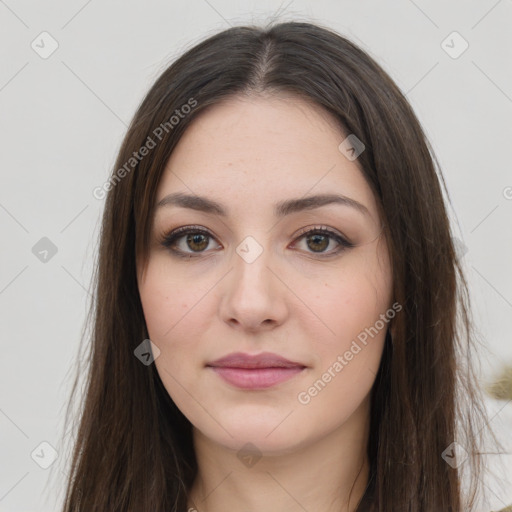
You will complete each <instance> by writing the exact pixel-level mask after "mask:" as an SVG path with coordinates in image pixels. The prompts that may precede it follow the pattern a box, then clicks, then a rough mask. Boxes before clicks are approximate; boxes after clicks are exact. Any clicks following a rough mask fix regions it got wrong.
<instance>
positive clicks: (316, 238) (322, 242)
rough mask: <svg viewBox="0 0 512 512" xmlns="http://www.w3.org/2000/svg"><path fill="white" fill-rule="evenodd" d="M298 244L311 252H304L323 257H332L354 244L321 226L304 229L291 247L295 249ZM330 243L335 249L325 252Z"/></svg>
mask: <svg viewBox="0 0 512 512" xmlns="http://www.w3.org/2000/svg"><path fill="white" fill-rule="evenodd" d="M299 242H305V246H306V248H307V249H311V251H307V250H306V252H310V253H313V254H320V255H322V256H325V257H327V256H333V255H335V254H338V253H340V252H341V251H343V250H345V249H347V248H350V247H354V244H352V243H350V242H349V241H347V240H345V238H343V237H342V236H341V235H340V234H338V233H336V232H335V231H332V230H330V229H327V228H325V227H322V226H318V227H314V228H312V229H309V228H304V229H303V230H302V232H301V233H300V236H299V237H298V238H297V239H296V241H295V242H293V244H292V246H293V247H295V246H296V245H297V244H298V243H299ZM331 242H335V244H337V247H335V248H334V249H333V250H330V251H326V249H327V248H328V247H329V246H330V245H331Z"/></svg>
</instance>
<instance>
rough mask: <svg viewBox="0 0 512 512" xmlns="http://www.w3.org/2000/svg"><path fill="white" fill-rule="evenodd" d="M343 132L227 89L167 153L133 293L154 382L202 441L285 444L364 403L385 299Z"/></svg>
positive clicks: (379, 240)
mask: <svg viewBox="0 0 512 512" xmlns="http://www.w3.org/2000/svg"><path fill="white" fill-rule="evenodd" d="M344 139H345V136H344V135H343V134H342V133H341V132H340V131H339V129H338V128H337V127H336V125H335V124H334V122H333V120H332V119H331V118H330V117H328V116H327V115H326V114H325V113H322V112H321V111H320V110H319V109H318V108H317V107H315V106H312V105H310V104H308V103H306V102H304V101H303V100H299V99H297V98H284V97H282V98H277V97H274V98H271V99H269V98H261V97H254V98H251V99H247V98H245V99H240V98H230V99H229V100H228V101H226V102H224V103H223V104H217V105H215V106H214V107H212V108H210V109H209V110H206V111H205V112H203V113H202V115H201V116H200V117H198V118H197V119H196V120H195V121H194V122H193V123H192V124H191V125H190V127H189V128H188V129H187V131H186V132H185V134H184V136H183V137H182V138H181V140H180V142H179V143H178V145H177V146H176V148H175V150H174V152H173V153H172V156H171V158H170V160H169V162H168V164H167V167H166V170H165V173H164V175H163V177H162V180H161V182H160V184H159V188H158V191H157V203H160V202H162V204H161V205H160V206H158V207H157V208H156V210H155V217H154V223H153V232H152V246H151V251H150V256H149V260H148V262H147V268H146V272H145V273H144V275H142V273H141V272H142V270H141V268H139V275H138V281H139V290H140V296H141V300H142V306H143V309H144V315H145V319H146V324H147V328H148V333H149V337H150V339H151V341H152V342H153V343H154V344H155V345H156V346H157V347H158V348H159V350H160V354H159V355H158V357H157V358H156V360H155V364H156V368H157V371H158V373H159V375H160V378H161V380H162V382H163V384H164V386H165V388H166V389H167V391H168V392H169V395H170V396H171V397H172V399H173V400H174V402H175V403H176V404H177V406H178V407H179V408H180V410H181V411H182V412H183V414H184V415H185V416H186V417H187V418H188V419H189V420H190V421H191V423H192V424H193V425H194V427H195V428H196V429H197V430H196V432H197V433H198V434H200V435H202V436H204V438H208V439H210V440H212V441H213V442H215V443H218V444H220V445H223V446H225V447H229V448H231V449H234V450H238V449H240V448H242V447H243V446H244V445H246V443H252V444H253V445H255V446H256V447H257V449H258V450H260V451H261V452H262V453H269V454H270V453H274V454H277V453H280V452H282V453H284V452H287V451H291V450H294V449H297V448H299V447H304V446H306V445H308V444H310V443H313V442H315V441H318V440H320V439H321V438H324V437H326V436H329V435H331V434H335V433H337V432H343V429H346V428H348V425H349V424H350V423H352V424H354V422H355V421H357V422H359V426H360V425H361V422H362V421H363V420H364V421H366V419H367V417H368V411H369V409H368V404H369V391H370V389H371V386H372V384H373V382H374V379H375V375H376V373H377V370H378V367H379V363H380V359H381V354H382V349H383V344H384V339H385V334H386V330H387V329H388V328H389V320H390V319H391V318H392V317H393V316H394V314H395V309H394V308H392V307H391V301H392V295H391V289H392V275H391V267H390V261H389V256H388V251H387V245H386V240H385V237H384V235H383V234H382V233H381V219H380V218H379V216H378V211H377V205H376V202H375V198H374V196H373V194H372V191H371V189H370V188H369V186H368V184H367V183H366V181H365V179H364V178H363V175H362V173H361V171H360V170H359V168H358V165H357V159H355V160H354V156H353V152H347V151H346V146H342V149H339V146H340V143H342V141H343V140H344ZM345 144H346V143H345ZM343 148H345V149H343ZM173 194H181V196H175V199H174V200H172V199H171V198H170V197H169V196H171V195H173ZM189 196H193V197H192V198H190V199H186V197H189ZM317 196H319V197H320V198H319V199H318V198H317V199H312V198H314V197H317ZM321 196H326V197H327V196H329V197H330V198H331V199H332V198H333V196H340V197H341V199H339V200H337V201H335V202H333V201H329V197H327V201H325V200H322V199H321ZM176 197H177V198H176ZM180 197H181V199H180ZM166 198H167V200H166ZM194 198H195V199H194ZM199 198H200V199H199ZM310 198H311V199H310ZM344 198H348V200H347V199H344ZM183 227H185V228H187V229H186V231H187V232H184V231H182V232H180V233H178V234H176V236H175V237H174V238H173V239H171V240H170V241H169V242H168V243H167V245H164V244H165V240H164V239H165V236H166V235H167V234H168V233H170V232H173V231H175V230H177V229H179V228H183ZM318 230H324V231H323V232H322V231H318ZM309 231H311V232H312V233H309V234H305V233H306V232H309ZM379 235H380V236H379ZM344 241H346V242H349V243H350V244H352V247H350V246H346V245H344V244H345V242H344ZM395 306H396V305H395ZM141 341H142V340H141ZM155 352H156V351H155ZM234 353H237V354H238V355H240V354H242V357H234V358H232V359H231V361H227V362H226V361H224V362H222V361H220V362H219V360H220V359H221V358H225V357H226V356H229V355H231V354H234ZM263 353H266V354H267V356H266V357H263V358H261V359H259V360H258V359H257V358H256V359H251V358H250V357H245V358H244V357H243V355H245V356H252V355H259V354H263ZM279 357H280V358H283V359H285V360H287V361H288V362H285V363H284V364H283V363H282V361H281V362H280V360H279V359H278V358H279ZM212 365H213V366H212Z"/></svg>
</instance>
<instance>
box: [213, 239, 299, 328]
mask: <svg viewBox="0 0 512 512" xmlns="http://www.w3.org/2000/svg"><path fill="white" fill-rule="evenodd" d="M251 250H254V247H253V248H251ZM232 266H233V269H232V270H231V272H229V274H228V275H227V276H226V279H224V280H223V289H222V299H221V301H220V306H219V307H220V311H219V314H220V317H221V318H222V320H223V321H224V322H226V323H228V324H229V325H230V326H231V327H233V328H235V329H238V330H240V331H245V332H252V333H255V332H258V331H269V330H273V329H275V328H276V327H277V326H279V325H281V324H283V322H284V321H285V320H286V317H287V315H288V305H287V302H286V295H287V293H289V292H288V289H287V287H286V285H285V284H284V282H283V280H282V278H280V277H281V276H279V271H278V268H277V265H276V264H275V260H273V259H272V258H271V257H270V251H269V250H266V249H265V250H263V252H261V254H259V256H257V257H256V259H254V260H252V258H251V257H246V255H245V254H244V253H243V251H240V253H238V252H235V253H234V254H233V264H232Z"/></svg>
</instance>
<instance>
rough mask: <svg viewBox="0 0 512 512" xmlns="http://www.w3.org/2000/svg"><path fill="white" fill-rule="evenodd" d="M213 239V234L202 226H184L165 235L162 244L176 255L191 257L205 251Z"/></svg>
mask: <svg viewBox="0 0 512 512" xmlns="http://www.w3.org/2000/svg"><path fill="white" fill-rule="evenodd" d="M213 239H214V237H213V235H212V234H211V233H210V232H208V231H207V230H205V229H203V228H201V227H200V226H183V227H181V228H178V229H175V230H174V231H171V232H170V233H168V234H166V235H164V237H163V240H162V242H161V244H162V245H163V246H164V247H166V248H167V249H169V250H170V251H171V252H172V253H173V254H176V256H181V257H183V258H187V257H188V258H191V257H194V256H195V255H196V254H197V255H199V254H201V253H203V252H205V250H206V249H207V248H208V247H209V245H210V241H211V240H213ZM187 249H189V250H190V251H191V252H189V251H188V250H187ZM195 253H196V254H195Z"/></svg>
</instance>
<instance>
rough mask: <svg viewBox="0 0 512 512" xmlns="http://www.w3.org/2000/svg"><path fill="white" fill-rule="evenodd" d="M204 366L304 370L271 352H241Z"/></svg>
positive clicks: (297, 364) (301, 366)
mask: <svg viewBox="0 0 512 512" xmlns="http://www.w3.org/2000/svg"><path fill="white" fill-rule="evenodd" d="M206 366H211V367H214V368H215V367H216V368H244V369H251V368H306V365H304V364H302V363H299V362H296V361H290V360H289V359H286V358H284V357H282V356H280V355H278V354H273V353H272V352H262V353H261V354H255V355H251V354H245V353H243V352H234V353H232V354H228V355H227V356H224V357H221V358H220V359H216V360H215V361H213V362H211V363H208V364H207V365H206Z"/></svg>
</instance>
